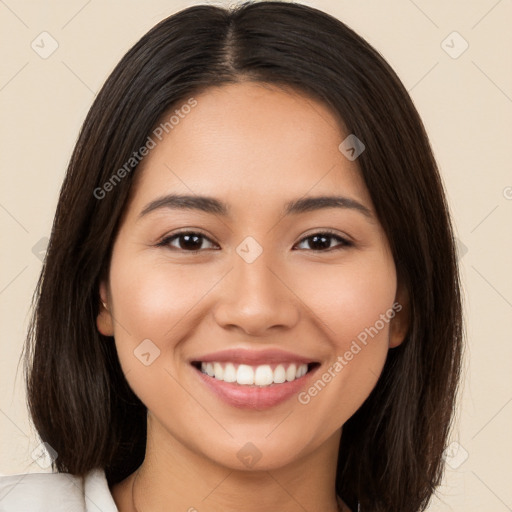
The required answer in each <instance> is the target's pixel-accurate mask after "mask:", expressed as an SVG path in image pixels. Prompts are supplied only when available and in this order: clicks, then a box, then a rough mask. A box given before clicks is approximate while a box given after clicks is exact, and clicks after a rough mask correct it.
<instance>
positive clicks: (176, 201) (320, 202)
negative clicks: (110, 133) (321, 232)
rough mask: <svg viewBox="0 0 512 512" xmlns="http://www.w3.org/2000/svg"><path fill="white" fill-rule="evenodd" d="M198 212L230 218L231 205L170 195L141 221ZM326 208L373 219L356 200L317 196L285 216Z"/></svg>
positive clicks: (289, 206)
mask: <svg viewBox="0 0 512 512" xmlns="http://www.w3.org/2000/svg"><path fill="white" fill-rule="evenodd" d="M163 208H165V209H177V210H198V211H201V212H205V213H211V214H215V215H221V216H223V217H229V215H230V213H229V212H230V208H229V205H228V204H226V203H224V202H222V201H219V200H218V199H216V198H214V197H210V196H197V195H182V194H169V195H166V196H163V197H160V198H158V199H155V200H154V201H151V202H150V203H149V204H147V205H146V206H145V207H144V209H143V210H142V211H141V212H140V214H139V219H140V218H141V217H144V216H145V215H147V214H149V213H151V212H153V211H155V210H160V209H163ZM326 208H342V209H348V210H355V211H357V212H359V213H362V214H363V215H365V216H366V217H368V218H370V219H373V217H374V216H373V214H372V212H371V211H370V209H369V208H367V207H366V206H364V205H363V204H361V203H359V202H358V201H356V200H355V199H351V198H349V197H344V196H316V197H302V198H299V199H295V200H293V201H289V202H287V203H286V204H285V205H284V208H283V215H284V216H287V215H297V214H301V213H306V212H311V211H315V210H322V209H326Z"/></svg>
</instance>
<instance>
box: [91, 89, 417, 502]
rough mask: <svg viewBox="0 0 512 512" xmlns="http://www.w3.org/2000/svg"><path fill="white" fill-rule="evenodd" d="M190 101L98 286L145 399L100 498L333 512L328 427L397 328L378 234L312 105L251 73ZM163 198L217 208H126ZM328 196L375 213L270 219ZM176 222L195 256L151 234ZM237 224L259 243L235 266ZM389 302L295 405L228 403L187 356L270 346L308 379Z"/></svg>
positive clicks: (363, 387) (145, 176)
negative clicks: (139, 446) (142, 351)
mask: <svg viewBox="0 0 512 512" xmlns="http://www.w3.org/2000/svg"><path fill="white" fill-rule="evenodd" d="M195 98H196V100H197V102H198V103H197V106H196V107H195V108H193V109H192V110H191V112H190V113H189V114H188V115H187V116H186V117H184V119H182V120H180V122H179V124H177V125H176V126H175V127H174V128H173V130H172V131H170V132H169V133H168V135H166V136H165V137H164V138H163V140H162V141H161V142H159V143H158V144H157V146H156V147H155V148H154V149H152V150H151V151H150V153H149V155H148V156H147V157H146V158H145V160H144V161H143V163H142V164H141V167H140V168H139V169H138V170H137V173H138V174H137V180H136V182H135V189H134V193H133V194H132V197H131V199H130V201H129V204H128V205H127V208H126V210H125V215H124V216H123V219H122V222H121V225H120V230H119V232H118V235H117V237H116V240H115V243H114V249H113V254H112V260H111V265H110V270H109V275H108V280H105V281H104V282H102V283H101V286H100V296H101V299H102V301H103V302H104V303H105V308H103V309H102V310H101V312H100V314H99V315H98V318H97V326H98V329H99V331H100V332H101V333H103V334H105V335H108V336H114V338H115V344H116V348H117V352H118V355H119V360H120V363H121V366H122V368H123V371H124V373H125V375H126V379H127V380H128V382H129V384H130V386H131V387H132V389H133V390H134V392H135V393H136V395H137V396H138V397H139V398H140V399H141V400H142V402H143V403H144V404H145V405H146V406H147V409H148V440H147V448H146V458H145V460H144V462H143V464H142V466H141V467H140V468H139V471H138V472H137V474H135V473H133V474H132V475H130V476H129V477H128V478H127V479H126V480H124V481H123V482H120V483H119V484H117V485H115V486H113V488H112V489H111V490H112V494H113V497H114V500H115V501H116V504H117V506H118V508H119V510H120V511H121V512H131V511H134V510H139V511H142V510H145V511H148V510H151V511H153V512H156V511H164V510H165V511H169V510H171V511H186V510H190V511H193V510H195V509H196V510H198V511H199V512H202V511H209V512H220V511H223V512H226V511H240V510H243V511H244V512H253V511H254V512H255V511H261V510H280V511H282V512H298V511H304V510H308V511H320V510H322V511H331V512H334V511H336V510H338V508H337V503H336V495H335V487H334V483H335V475H336V458H337V453H338V446H339V442H340V438H341V435H342V425H343V424H344V422H345V421H346V420H347V419H348V418H350V417H351V416H352V415H353V413H354V412H355V411H356V410H357V409H358V408H359V407H360V406H361V404H362V403H363V401H364V400H365V399H366V397H367V396H368V395H369V394H370V392H371V390H372V389H373V388H374V386H375V384H376V382H377V379H378V377H379V375H380V373H381V371H382V368H383V365H384V362H385V359H386V356H387V352H388V350H389V349H390V348H392V347H395V346H397V345H399V344H400V343H401V342H402V341H403V339H404V335H405V332H406V330H407V321H406V311H407V309H406V306H407V305H406V301H405V297H404V296H403V295H404V294H403V293H402V292H401V288H400V286H398V285H397V276H396V269H395V264H394V261H393V257H392V255H391V252H390V250H389V246H388V242H387V239H386V237H385V235H384V233H383V230H382V227H381V225H380V223H379V222H378V219H377V217H376V216H375V212H374V207H373V205H372V202H371V199H370V196H369V193H368V190H367V189H366V186H365V184H364V181H363V180H362V178H361V176H360V171H359V169H358V165H357V160H355V161H353V162H352V161H349V160H348V159H347V158H345V156H344V155H343V154H342V153H341V152H340V150H339V149H338V146H339V144H340V143H341V142H342V141H343V140H344V139H345V137H346V136H347V135H348V133H347V132H346V131H345V129H344V127H343V124H342V122H341V121H339V120H338V119H337V118H336V117H335V116H334V114H333V113H332V112H331V111H330V110H329V109H328V108H327V107H326V106H324V105H323V104H321V103H319V102H316V101H315V100H313V99H311V98H309V97H307V96H304V95H302V94H301V93H298V92H294V91H292V90H289V89H281V88H278V87H276V86H270V85H263V84H259V83H253V82H242V83H239V84H230V85H226V86H222V87H217V88H210V89H208V90H207V91H206V92H204V93H202V94H200V95H197V96H195ZM171 192H172V193H183V194H193V195H208V196H213V197H216V198H218V199H220V200H222V201H223V202H226V203H227V204H228V205H229V208H230V213H231V217H226V218H224V217H222V216H220V215H215V214H211V213H205V212H200V211H195V210H177V209H169V208H161V209H158V210H155V211H153V212H151V213H149V214H147V215H144V216H142V217H139V215H140V213H141V211H142V210H143V209H144V208H145V206H146V205H147V204H149V203H150V202H151V201H153V200H155V199H157V198H159V197H161V196H162V195H165V194H168V193H171ZM334 193H336V194H340V195H343V196H346V197H349V198H351V199H354V200H356V201H358V202H359V203H361V204H362V205H364V206H365V207H366V208H367V209H368V210H369V211H370V212H371V213H372V216H370V217H368V216H366V215H364V214H362V213H361V212H359V211H357V210H353V209H348V208H327V209H320V210H315V211H309V212H306V213H301V214H298V215H290V216H288V217H283V216H282V214H281V210H282V208H283V206H284V204H285V203H286V202H287V201H291V200H293V199H298V198H301V197H304V196H306V195H307V196H317V195H333V194H334ZM182 228H187V229H185V231H191V232H196V233H197V232H199V233H201V234H204V235H205V236H206V238H203V239H202V245H201V246H200V247H201V249H200V252H198V253H196V254H192V253H191V252H187V250H186V248H185V249H183V248H181V249H180V239H179V238H176V239H174V241H172V242H170V245H168V246H166V247H158V246H157V243H158V242H160V241H161V240H162V239H163V238H164V237H165V236H168V235H171V234H173V233H174V232H175V231H177V230H180V229H182ZM188 228H190V229H188ZM325 229H331V230H333V231H335V233H336V235H337V236H340V237H342V238H344V239H347V240H349V241H351V242H352V243H353V245H351V246H345V245H343V244H342V242H340V240H339V239H337V238H336V237H335V236H334V237H332V238H329V239H328V243H329V241H330V247H332V248H331V249H320V250H316V251H315V250H314V248H315V247H318V246H315V245H314V244H313V245H312V243H311V242H308V240H305V238H306V237H308V236H309V237H310V236H311V235H313V234H316V233H322V230H325ZM247 236H251V237H253V238H254V239H255V240H257V242H258V243H259V245H260V246H261V248H262V250H263V252H262V253H261V255H260V256H259V257H258V258H257V259H256V260H255V261H254V262H252V263H250V264H249V263H248V262H247V261H245V260H244V259H243V258H241V257H240V256H239V255H238V253H237V252H236V248H237V247H238V246H239V244H240V243H241V242H242V240H244V239H245V237H247ZM181 240H182V241H183V238H182V239H181ZM309 240H311V239H310V238H309ZM181 247H183V244H182V245H181ZM185 247H187V245H186V244H185ZM213 248H218V249H217V250H214V249H213ZM395 301H397V302H399V303H400V304H401V305H402V306H403V308H402V311H401V312H400V313H398V314H397V315H396V316H395V317H394V318H393V319H392V320H391V321H390V322H388V323H386V324H385V327H384V328H383V329H381V330H380V331H379V333H378V335H376V336H375V337H374V338H372V339H370V341H369V343H368V344H367V345H366V346H365V347H364V348H363V349H362V350H361V351H360V352H359V353H358V354H357V355H355V356H354V357H353V359H352V360H351V361H349V362H348V364H347V365H346V366H344V368H343V370H342V371H340V372H339V373H338V374H337V375H336V377H335V378H333V379H332V380H331V382H329V383H328V384H327V385H326V386H325V387H324V388H323V389H322V390H321V392H319V393H318V394H317V395H316V396H314V397H312V398H311V400H310V401H309V403H307V404H301V403H300V402H299V401H298V400H297V398H296V397H292V398H291V399H290V400H287V401H286V402H284V403H282V404H279V405H277V406H274V407H271V408H269V409H266V410H259V411H255V410H245V409H239V408H235V407H232V406H230V405H228V404H226V403H224V402H222V401H221V400H220V399H218V398H217V397H216V396H215V395H213V394H212V392H211V391H210V390H209V389H208V388H207V387H206V386H205V385H204V384H203V383H202V382H201V381H200V380H199V379H198V377H197V375H196V373H195V370H194V369H193V368H192V367H191V366H190V364H189V363H188V361H189V359H190V358H192V357H194V356H198V355H203V354H206V353H210V352H215V351H218V350H223V349H226V348H248V349H253V350H256V349H263V348H280V349H284V350H288V351H291V352H294V353H296V354H300V355H303V356H307V357H309V358H311V360H313V361H318V362H320V363H321V367H320V368H319V370H318V372H317V375H318V376H319V377H320V376H321V375H322V374H324V373H325V372H326V371H327V369H328V368H329V367H332V365H333V363H334V362H335V361H336V358H337V357H338V356H340V355H341V356H342V355H343V354H344V353H345V352H346V351H347V350H349V347H350V344H351V343H352V341H353V340H355V339H356V337H357V335H358V334H359V333H360V332H361V331H364V329H365V328H367V327H369V326H373V325H374V324H375V322H376V321H377V320H378V319H379V318H380V315H381V314H383V313H385V312H386V310H389V309H390V308H392V306H393V304H394V303H395ZM145 339H150V340H151V341H152V343H154V344H155V345H156V346H157V347H158V349H159V350H160V355H159V357H157V358H156V359H155V360H154V361H153V362H152V363H151V364H150V365H149V366H146V365H144V364H142V363H141V362H140V360H139V359H138V358H137V357H134V350H135V349H136V348H137V346H138V345H139V344H140V343H141V342H142V340H145ZM315 380H316V379H315ZM247 442H251V443H253V444H254V445H255V446H256V447H257V449H258V450H259V452H260V453H261V459H260V460H259V461H258V462H257V463H256V464H255V465H254V466H253V467H251V468H248V467H246V466H245V465H244V464H243V463H242V462H241V461H240V460H239V459H238V457H237V453H238V451H239V450H240V449H241V448H242V447H243V446H244V445H245V444H246V443H247ZM135 477H136V478H135ZM134 481H135V483H134ZM132 492H133V494H134V497H135V506H136V507H135V506H134V504H133V502H132ZM342 506H343V510H348V508H346V506H345V505H342ZM192 507H194V508H192Z"/></svg>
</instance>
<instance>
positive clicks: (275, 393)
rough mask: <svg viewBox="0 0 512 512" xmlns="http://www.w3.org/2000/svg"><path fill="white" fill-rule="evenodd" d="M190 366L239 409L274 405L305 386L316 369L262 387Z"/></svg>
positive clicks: (220, 396) (222, 397)
mask: <svg viewBox="0 0 512 512" xmlns="http://www.w3.org/2000/svg"><path fill="white" fill-rule="evenodd" d="M192 368H193V370H194V371H195V372H196V373H197V374H198V375H199V378H200V379H201V380H202V381H203V382H204V383H205V384H206V385H207V386H208V387H209V389H210V390H211V391H213V392H214V393H215V394H216V395H217V396H218V397H219V398H221V399H222V400H223V401H224V402H226V403H227V404H229V405H231V406H233V407H238V408H241V409H257V410H261V409H268V408H270V407H274V406H276V405H278V404H280V403H282V402H285V401H286V400H288V399H290V398H291V397H292V396H293V395H295V394H297V393H298V392H299V391H300V390H301V389H302V388H304V387H305V385H306V383H307V382H308V381H309V379H310V378H311V376H312V375H313V374H314V373H315V372H316V370H317V369H318V366H316V367H314V368H312V369H311V370H310V371H309V372H308V373H306V374H305V375H303V376H302V377H299V378H298V379H295V380H293V381H291V382H283V383H282V384H271V385H270V386H263V387H260V386H255V385H253V386H249V385H240V384H236V383H232V382H224V381H223V380H218V379H215V378H214V377H210V376H209V375H207V374H206V373H203V372H202V371H201V370H199V369H197V368H196V367H194V366H193V367H192Z"/></svg>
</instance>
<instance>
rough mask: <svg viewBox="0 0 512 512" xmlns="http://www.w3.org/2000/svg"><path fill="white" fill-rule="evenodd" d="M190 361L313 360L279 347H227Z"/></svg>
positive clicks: (249, 362)
mask: <svg viewBox="0 0 512 512" xmlns="http://www.w3.org/2000/svg"><path fill="white" fill-rule="evenodd" d="M190 362H191V363H196V362H204V363H208V362H219V363H222V362H226V363H228V362H229V363H238V364H247V365H261V364H267V363H299V364H303V363H305V364H309V363H314V362H315V361H314V360H312V359H311V358H308V357H303V356H299V355H297V354H294V353H292V352H287V351H285V350H280V349H265V350H248V349H227V350H221V351H219V352H211V353H209V354H204V355H202V356H198V357H194V358H193V359H191V360H190Z"/></svg>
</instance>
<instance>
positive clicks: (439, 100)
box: [0, 0, 512, 512]
mask: <svg viewBox="0 0 512 512" xmlns="http://www.w3.org/2000/svg"><path fill="white" fill-rule="evenodd" d="M194 3H201V2H191V1H176V0H174V1H173V0H166V1H164V0H152V1H147V2H141V1H134V0H131V1H126V2H120V1H105V2H99V1H97V0H92V1H91V0H89V1H87V0H72V1H64V0H61V1H46V2H41V1H34V0H31V1H26V0H25V1H22V0H5V1H3V0H2V1H0V15H1V22H0V34H2V36H1V39H2V40H1V43H2V45H1V48H2V69H1V71H0V105H1V112H2V124H1V128H0V129H1V133H0V141H1V150H0V159H1V172H2V176H1V184H2V186H1V189H0V225H1V229H2V240H3V243H2V245H1V248H0V315H1V345H0V347H1V348H0V350H1V354H0V379H1V381H0V385H1V390H2V393H1V396H0V473H3V474H11V473H21V472H37V471H44V469H42V468H41V467H40V466H39V465H38V464H37V463H36V462H34V460H33V459H32V457H31V452H32V450H34V448H36V447H37V445H38V441H37V439H36V437H35V434H34V432H33V430H32V428H31V426H30V424H29V420H28V417H27V411H26V406H25V396H24V384H23V379H22V377H23V374H22V368H21V365H20V366H19V367H18V360H19V356H20V353H21V348H22V343H23V338H24V334H25V329H26V325H27V319H28V312H29V307H30V299H31V295H32V292H33V289H34V287H35V284H36V280H37V277H38V274H39V272H40V268H41V261H40V254H41V250H44V237H47V236H48V235H49V232H50V229H51V223H52V218H53V213H54V210H55V206H56V201H57V196H58V191H59V188H60V185H61V182H62V178H63V175H64V172H65V168H66V164H67V161H68V159H69V157H70V153H71V150H72V147H73V144H74V142H75V140H76V137H77V134H78V131H79V128H80V125H81V123H82V121H83V119H84V117H85V115H86V112H87V110H88V109H89V107H90V105H91V102H92V100H93V98H94V95H95V93H96V92H97V91H98V90H99V88H100V86H101V85H102V83H103V81H104V80H105V79H106V77H107V75H108V74H109V73H110V71H111V70H112V68H113V67H114V65H115V64H116V63H117V62H118V61H119V59H120V58H121V57H122V55H123V54H124V53H125V52H126V51H127V50H128V48H129V47H130V46H131V45H132V44H133V43H135V41H137V40H138V39H139V38H140V37H141V36H142V35H143V34H144V33H145V32H146V31H147V30H148V29H149V28H150V27H152V26H153V25H155V24H156V23H157V22H159V21H160V20H161V19H163V18H164V17H166V16H168V15H170V14H172V13H173V12H176V11H177V10H180V9H182V8H184V7H188V6H190V5H192V4H194ZM210 3H215V2H210ZM216 3H222V2H216ZM304 3H308V4H309V5H312V6H315V7H318V8H320V9H323V10H325V11H327V12H329V13H330V14H332V15H334V16H336V17H338V18H339V19H341V20H342V21H344V22H345V23H347V24H348V25H349V26H350V27H352V28H353V29H355V30H356V31H357V32H358V33H359V34H360V35H362V36H363V37H365V38H366V39H367V40H368V41H369V42H370V43H371V44H372V45H374V46H375V47H376V48H377V49H378V50H379V51H380V52H381V53H382V55H383V56H384V57H385V58H386V59H387V60H388V61H389V63H390V64H391V65H392V66H393V67H394V69H395V70H396V71H397V73H398V75H399V76H400V77H401V79H402V81H403V82H404V84H405V86H406V87H407V89H408V90H409V91H410V93H411V95H412V98H413V100H414V102H415V104H416V106H417V108H418V110H419V112H420V114H421V116H422V117H423V120H424V122H425V125H426V127H427V130H428V132H429V134H430V137H431V142H432V145H433V148H434V151H435V154H436V157H437V159H438V162H439V164H440V167H441V170H442V175H443V179H444V181H445V184H446V189H447V194H448V198H449V201H450V205H451V209H452V212H453V216H454V221H455V224H456V227H457V232H458V237H459V240H460V249H461V252H460V260H461V267H462V277H463V280H464V293H465V300H466V303H465V310H466V315H467V331H468V346H467V347H468V348H467V351H466V362H465V383H464V387H463V393H462V395H461V400H460V406H459V411H458V420H457V424H456V426H455V428H454V430H453V434H452V439H453V441H454V442H457V443H459V444H460V447H459V448H458V451H456V450H455V449H452V450H451V451H450V452H449V453H448V454H447V471H446V476H445V482H444V484H443V486H442V487H441V488H440V489H439V492H438V497H437V498H436V499H434V500H433V502H432V505H431V506H430V508H429V511H439V512H440V511H442V512H447V511H457V512H476V511H478V512H480V511H482V510H485V511H486V512H502V511H503V512H504V511H507V510H512V486H511V485H510V482H511V481H512V436H511V435H510V433H511V431H512V429H511V427H512V371H511V369H512V366H511V362H512V343H511V337H510V332H511V327H512V325H511V324H512V322H511V319H512V273H511V271H510V270H511V269H510V260H511V258H510V255H511V254H512V229H511V217H512V215H511V214H512V173H511V165H510V145H511V142H512V61H511V59H510V52H511V49H512V31H511V30H510V24H511V21H512V1H511V0H500V1H496V0H472V1H455V0H451V1H450V2H444V1H441V0H435V1H428V2H427V1H426V0H415V1H412V0H394V1H386V2H383V1H378V0H364V1H359V2H355V1H353V0H351V1H348V0H310V1H308V2H304ZM43 31H47V32H48V33H49V34H50V35H51V37H52V38H54V39H55V40H56V41H57V42H58V48H57V50H56V51H55V52H54V53H53V54H52V55H50V56H49V57H48V58H46V59H43V58H41V57H40V56H39V55H38V53H36V51H34V50H33V49H32V47H31V43H32V41H34V40H35V42H36V43H38V41H39V45H40V46H42V43H40V40H41V38H40V37H38V36H39V34H41V32H43ZM453 31H457V32H458V33H459V34H460V36H461V37H462V38H463V39H461V38H460V37H459V36H457V35H453V34H452V32H453ZM450 34H452V35H450ZM41 37H45V38H46V39H45V48H46V50H48V49H50V48H51V46H50V45H51V40H50V39H49V36H41ZM445 40H446V41H445ZM443 41H445V43H442V42H443ZM464 41H466V42H467V43H468V44H469V47H468V48H467V50H466V51H464V52H463V53H462V54H461V55H460V56H458V57H457V58H452V56H456V54H457V53H459V52H460V51H461V50H462V49H464V46H465V43H464ZM39 51H42V49H40V50H39ZM449 53H451V54H452V56H450V55H449ZM41 247H42V249H41ZM457 446H458V445H453V447H455V448H457ZM453 447H452V448H453ZM466 457H467V458H466Z"/></svg>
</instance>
